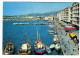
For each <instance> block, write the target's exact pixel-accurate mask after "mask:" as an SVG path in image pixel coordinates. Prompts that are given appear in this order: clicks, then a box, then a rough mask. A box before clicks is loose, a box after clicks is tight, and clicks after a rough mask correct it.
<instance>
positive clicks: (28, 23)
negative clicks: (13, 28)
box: [13, 22, 50, 25]
mask: <svg viewBox="0 0 80 58" xmlns="http://www.w3.org/2000/svg"><path fill="white" fill-rule="evenodd" d="M48 24H50V23H30V22H28V23H13V25H48Z"/></svg>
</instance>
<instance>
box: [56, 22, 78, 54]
mask: <svg viewBox="0 0 80 58" xmlns="http://www.w3.org/2000/svg"><path fill="white" fill-rule="evenodd" d="M59 23H60V22H59V21H55V25H56V26H57V32H58V42H60V44H61V48H62V52H63V54H64V55H78V54H79V49H78V47H79V44H76V43H74V41H73V40H71V38H70V36H69V33H68V32H65V30H64V27H62V26H61V25H60V24H59ZM61 23H62V22H61ZM62 24H64V25H65V26H67V24H66V23H62ZM72 32H73V33H74V34H75V35H76V36H77V38H78V39H79V31H75V32H74V31H72Z"/></svg>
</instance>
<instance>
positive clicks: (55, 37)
mask: <svg viewBox="0 0 80 58" xmlns="http://www.w3.org/2000/svg"><path fill="white" fill-rule="evenodd" d="M57 40H58V38H57V35H55V36H54V38H53V43H54V44H56V41H57Z"/></svg>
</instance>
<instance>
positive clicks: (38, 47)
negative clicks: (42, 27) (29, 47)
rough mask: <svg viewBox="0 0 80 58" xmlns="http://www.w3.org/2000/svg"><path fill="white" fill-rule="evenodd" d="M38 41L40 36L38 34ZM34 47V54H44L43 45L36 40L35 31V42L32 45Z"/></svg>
mask: <svg viewBox="0 0 80 58" xmlns="http://www.w3.org/2000/svg"><path fill="white" fill-rule="evenodd" d="M39 39H40V34H39ZM34 47H35V50H34V51H35V53H36V54H44V53H45V45H44V44H43V43H42V42H41V40H38V31H37V41H36V42H35V43H34Z"/></svg>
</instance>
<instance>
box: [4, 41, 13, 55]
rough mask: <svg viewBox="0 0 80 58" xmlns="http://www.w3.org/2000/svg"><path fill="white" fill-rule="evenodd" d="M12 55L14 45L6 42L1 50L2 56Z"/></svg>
mask: <svg viewBox="0 0 80 58" xmlns="http://www.w3.org/2000/svg"><path fill="white" fill-rule="evenodd" d="M13 53H14V44H13V42H11V41H10V42H7V43H6V44H5V45H4V50H3V54H4V55H12V54H13Z"/></svg>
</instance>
